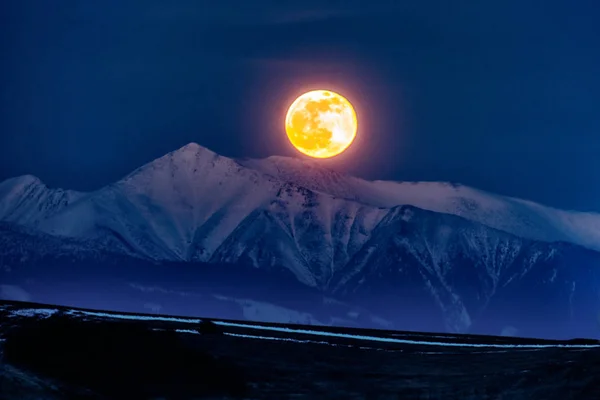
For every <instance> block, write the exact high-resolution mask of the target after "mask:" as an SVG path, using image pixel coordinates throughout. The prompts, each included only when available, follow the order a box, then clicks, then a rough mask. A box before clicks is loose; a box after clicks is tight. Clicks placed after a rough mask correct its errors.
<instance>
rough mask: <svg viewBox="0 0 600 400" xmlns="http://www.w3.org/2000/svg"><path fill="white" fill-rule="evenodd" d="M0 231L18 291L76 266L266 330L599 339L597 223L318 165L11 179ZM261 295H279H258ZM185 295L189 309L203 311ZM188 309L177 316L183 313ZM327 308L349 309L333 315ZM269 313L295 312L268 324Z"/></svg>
mask: <svg viewBox="0 0 600 400" xmlns="http://www.w3.org/2000/svg"><path fill="white" fill-rule="evenodd" d="M0 221H1V222H2V226H0V232H2V237H3V239H2V240H0V254H1V255H2V259H0V262H2V265H4V268H3V269H0V271H1V272H0V278H2V280H3V281H4V282H8V283H7V284H5V285H4V286H6V287H8V286H10V287H11V288H14V287H19V288H24V286H25V285H26V282H36V281H39V280H40V277H44V278H46V280H47V282H54V283H56V280H52V279H50V278H51V276H52V274H53V271H58V270H60V271H61V272H60V273H61V274H63V275H61V276H72V275H74V272H73V270H72V269H69V268H67V267H65V262H68V263H71V264H72V265H73V268H77V271H78V273H79V275H78V278H77V285H79V287H89V285H91V283H90V279H91V278H89V276H87V277H86V273H85V271H87V270H88V269H89V270H92V269H93V270H94V271H98V270H102V269H104V270H105V271H110V273H107V272H105V275H103V276H104V278H105V279H110V278H111V277H112V276H114V275H120V274H123V276H127V278H126V280H127V281H128V282H129V284H130V286H131V284H132V281H133V280H135V279H137V280H142V279H143V277H146V278H147V277H149V276H153V280H151V281H152V282H149V283H151V284H152V285H154V286H151V287H154V288H155V289H156V288H159V287H160V290H158V289H156V290H154V291H153V292H152V291H146V292H145V294H146V295H148V296H149V297H148V298H147V299H146V301H155V303H156V300H157V298H158V297H157V296H158V294H159V293H161V296H163V297H161V299H162V300H161V301H162V302H163V303H167V302H168V301H167V300H166V299H165V298H164V295H166V294H167V293H169V292H171V293H179V294H181V293H184V292H185V293H192V292H194V291H195V290H196V291H197V290H199V289H198V288H199V287H202V293H203V294H204V295H206V294H207V293H208V292H211V296H212V299H213V300H214V299H221V300H223V299H227V300H228V301H229V302H233V303H235V304H237V306H239V307H242V308H243V309H244V310H246V311H247V310H248V307H249V306H248V304H252V307H251V308H252V310H254V311H253V314H252V316H253V318H259V319H260V318H263V319H271V320H273V319H274V320H279V319H285V318H288V317H289V315H291V314H290V313H293V315H295V316H296V317H298V316H302V318H304V319H303V322H306V321H305V320H309V321H314V322H315V323H327V324H350V323H353V321H354V323H356V324H359V325H360V324H363V325H364V324H367V323H371V324H375V325H377V324H379V325H381V326H385V327H392V328H395V329H413V330H433V331H451V332H471V333H489V334H499V333H505V334H519V335H524V336H541V337H565V336H597V335H598V333H599V332H600V324H599V323H598V322H599V321H598V315H599V312H600V279H599V278H600V274H599V273H598V271H600V269H599V268H600V214H594V213H582V212H575V211H563V210H557V209H553V208H550V207H546V206H543V205H540V204H536V203H533V202H530V201H526V200H521V199H516V198H509V197H504V196H499V195H494V194H490V193H486V192H483V191H479V190H476V189H473V188H469V187H466V186H462V185H456V184H449V183H437V182H415V183H413V182H387V181H366V180H363V179H359V178H356V177H352V176H348V175H345V174H342V173H339V172H336V171H332V170H329V169H327V168H324V167H322V166H321V165H319V163H318V162H315V161H306V160H299V159H294V158H285V157H269V158H266V159H261V160H254V159H241V160H234V159H230V158H227V157H223V156H220V155H218V154H216V153H214V152H212V151H210V150H208V149H206V148H203V147H201V146H199V145H197V144H195V143H191V144H188V145H186V146H184V147H182V148H180V149H178V150H176V151H174V152H171V153H169V154H167V155H165V156H163V157H161V158H159V159H156V160H154V161H152V162H150V163H148V164H146V165H144V166H142V167H141V168H139V169H137V170H135V171H133V172H132V173H131V174H129V175H128V176H126V177H124V178H123V179H121V180H119V181H118V182H115V183H113V184H111V185H108V186H105V187H103V188H100V189H99V190H96V191H93V192H87V193H81V192H76V191H70V190H62V189H52V188H48V187H47V186H46V185H44V184H43V183H42V182H41V181H40V180H39V179H38V178H36V177H33V176H30V175H28V176H22V177H17V178H12V179H9V180H6V181H4V182H2V183H0ZM57 260H60V262H59V261H57ZM66 260H70V261H66ZM73 260H76V261H73ZM109 266H110V267H109ZM157 266H160V268H161V270H160V271H161V272H160V273H158V272H156V271H157V269H156V268H159V267H157ZM216 266H218V268H216V269H215V267H216ZM182 268H185V269H186V271H190V270H193V271H195V272H193V273H191V274H192V275H189V274H190V273H189V272H186V273H184V274H183V275H182V272H181V271H182ZM19 270H20V271H23V273H18V271H19ZM127 270H128V271H129V272H128V271H127ZM134 270H135V271H136V274H137V275H136V274H133V273H132V271H134ZM24 271H27V272H24ZM206 271H215V272H214V273H210V274H209V275H210V277H209V276H207V275H202V274H206V273H207V272H206ZM234 271H235V273H234ZM56 273H57V274H58V272H56ZM65 274H66V275H65ZM69 274H70V275H69ZM185 274H188V275H185ZM196 274H200V275H196ZM17 276H18V277H17ZM90 276H91V275H90ZM176 276H177V278H175V277H176ZM104 278H103V279H104ZM124 279H125V278H124ZM198 280H202V282H200V281H198ZM217 281H218V283H217ZM166 282H170V283H168V284H167V283H166ZM211 282H212V283H214V285H212V283H211ZM265 282H269V285H267V286H264V285H265ZM158 284H160V285H162V286H156V285H158ZM86 285H87V286H86ZM165 285H170V286H169V287H168V288H166V287H165ZM0 286H1V285H0ZM138 286H139V285H138ZM182 286H185V288H186V289H185V291H182V289H181V287H182ZM175 287H177V289H175ZM216 287H219V289H218V290H217V289H215V288H216ZM259 287H260V288H263V289H264V290H267V287H268V288H270V289H269V290H271V294H269V295H267V293H264V292H263V293H257V292H256V291H255V290H252V288H259ZM277 287H279V288H280V289H281V288H284V287H285V288H287V289H289V293H296V294H297V295H298V296H297V299H296V300H294V299H293V298H290V296H289V295H286V293H283V291H282V290H275V289H274V288H277ZM23 290H25V289H23ZM32 290H33V289H30V290H29V291H27V290H25V291H27V292H28V293H31V296H34V297H36V296H38V297H39V296H40V294H38V292H39V293H41V292H44V293H49V292H51V290H49V289H43V290H42V289H40V288H39V287H37V289H36V292H32ZM83 291H85V290H83ZM275 292H277V293H275ZM65 293H66V292H65V291H64V290H63V291H62V296H63V297H61V299H62V300H61V301H63V302H64V301H68V296H67V295H65ZM149 293H153V294H154V295H155V296H154V297H152V296H151V295H150V294H149ZM242 293H243V295H242ZM289 293H288V294H289ZM1 294H2V293H1V290H0V295H1ZM105 295H106V293H104V292H102V293H101V294H99V295H98V296H105ZM261 296H263V298H261V299H257V297H261ZM76 297H77V298H81V295H79V297H78V296H73V297H72V298H76ZM180 297H181V296H180ZM189 298H190V297H189V296H188V303H186V307H185V312H186V313H194V309H195V308H194V306H193V304H189ZM319 298H320V299H321V300H315V299H319ZM65 299H67V300H65ZM303 299H305V300H306V301H304V300H303ZM197 301H200V300H197ZM202 301H203V302H204V303H203V304H208V303H207V302H206V301H207V300H206V298H204V300H202ZM157 304H158V303H157ZM177 304H179V305H178V306H175V305H174V306H173V307H172V308H171V309H169V310H168V311H169V312H171V313H181V312H182V306H181V303H177ZM211 304H212V303H211ZM324 304H327V305H329V306H331V305H332V304H337V305H338V306H339V307H337V308H335V310H336V311H335V313H337V314H335V315H333V314H331V313H329V311H327V312H326V311H324V309H325V308H328V307H329V306H328V307H325V306H324ZM70 305H75V306H77V305H79V304H70ZM259 305H260V306H259ZM342 305H343V306H342ZM117 307H118V305H117ZM161 307H162V305H161ZM244 307H245V308H244ZM200 308H201V306H200V305H198V306H197V307H196V309H200ZM266 308H268V309H270V310H273V309H277V310H279V311H281V310H283V309H285V310H287V314H285V313H284V314H282V313H281V312H279V311H278V312H277V313H275V314H273V313H270V314H269V313H268V312H266V313H264V312H263V313H262V314H261V312H259V311H257V310H259V309H262V310H265V309H266ZM328 313H329V314H328ZM340 313H341V314H340ZM265 314H269V315H265ZM285 315H287V317H286V316H285ZM316 315H319V318H317V317H315V316H316ZM359 315H363V316H364V315H369V318H368V321H367V322H365V321H364V320H361V318H360V317H359ZM244 316H246V317H248V314H247V312H246V313H245V314H244ZM296 317H295V318H296ZM369 321H370V322H369ZM282 322H290V321H287V320H285V321H282ZM292 322H294V321H292Z"/></svg>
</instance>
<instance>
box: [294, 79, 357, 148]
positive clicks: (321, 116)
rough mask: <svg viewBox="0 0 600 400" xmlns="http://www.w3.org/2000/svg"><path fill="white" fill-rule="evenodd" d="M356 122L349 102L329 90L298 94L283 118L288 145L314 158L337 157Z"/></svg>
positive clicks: (352, 135) (350, 135) (352, 139)
mask: <svg viewBox="0 0 600 400" xmlns="http://www.w3.org/2000/svg"><path fill="white" fill-rule="evenodd" d="M357 129H358V122H357V119H356V112H355V111H354V107H352V104H350V102H349V101H348V100H347V99H346V98H345V97H343V96H342V95H340V94H338V93H335V92H332V91H331V90H312V91H310V92H307V93H304V94H303V95H301V96H300V97H298V98H297V99H296V100H294V102H293V103H292V105H291V106H290V108H289V109H288V112H287V115H286V117H285V131H286V133H287V136H288V139H289V140H290V142H291V143H292V145H293V146H294V147H295V148H296V149H297V150H298V151H299V152H301V153H303V154H306V155H307V156H310V157H315V158H329V157H334V156H337V155H338V154H340V153H342V152H343V151H344V150H346V149H347V148H348V147H349V146H350V145H351V144H352V141H354V138H355V137H356V131H357Z"/></svg>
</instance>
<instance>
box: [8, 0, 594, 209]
mask: <svg viewBox="0 0 600 400" xmlns="http://www.w3.org/2000/svg"><path fill="white" fill-rule="evenodd" d="M294 3H296V4H295V5H292V4H294ZM402 3H406V4H402ZM458 3H460V6H459V5H458ZM492 3H493V4H492ZM596 3H597V1H595V0H589V1H588V0H578V1H573V2H570V1H551V0H549V1H514V2H513V1H505V2H482V1H461V2H448V1H441V0H440V1H431V0H423V1H416V2H400V1H394V0H389V1H381V2H377V1H375V0H371V1H362V0H346V1H343V0H333V1H329V2H327V1H310V0H309V1H304V2H303V3H302V5H299V4H298V3H297V2H287V1H278V0H277V1H276V0H270V1H266V0H265V1H259V0H253V1H248V0H239V1H234V0H220V1H210V2H208V1H205V2H202V1H192V0H184V1H169V2H165V1H158V0H119V1H116V0H115V1H108V0H106V1H101V2H100V1H84V0H81V1H72V0H65V1H61V2H59V3H57V2H52V1H46V0H38V1H32V0H8V1H3V2H1V5H0V46H1V48H0V50H1V54H2V61H1V62H0V72H1V74H0V96H1V97H0V102H1V104H0V106H1V107H0V132H1V136H0V179H5V178H8V177H11V176H15V175H21V174H26V173H30V174H34V175H37V176H39V177H40V178H41V179H42V180H44V181H45V182H46V183H47V184H48V185H50V186H60V187H67V188H74V189H80V190H91V189H95V188H98V187H100V186H102V185H104V184H107V183H109V182H111V181H114V180H117V179H119V178H120V177H122V176H123V175H125V174H127V173H128V172H130V171H131V170H133V169H135V168H136V167H138V166H140V165H141V164H143V163H145V162H148V161H150V160H152V159H153V158H156V157H158V156H161V155H163V154H165V153H167V152H169V151H171V150H174V149H176V148H178V147H179V146H182V145H184V144H186V143H188V142H190V141H195V142H198V143H199V144H201V145H203V146H206V147H208V148H210V149H212V150H214V151H216V152H218V153H220V154H223V155H226V156H232V157H265V156H269V155H275V154H277V155H295V154H296V153H295V152H294V151H293V150H292V149H291V148H290V146H289V145H288V143H287V139H286V138H285V134H284V131H283V127H282V126H283V117H284V114H285V110H286V108H287V106H288V105H289V104H290V103H291V102H292V101H293V99H294V98H295V96H297V95H299V94H301V93H302V92H303V91H306V90H309V89H314V88H329V89H332V90H336V91H338V92H340V93H342V94H343V95H345V96H346V97H347V98H348V99H349V100H350V101H351V102H352V103H353V104H355V106H356V107H357V110H358V113H359V126H360V127H359V137H358V139H357V140H356V142H355V144H354V145H353V146H352V147H351V149H350V150H349V151H348V152H347V153H345V154H343V155H342V156H340V157H339V158H337V159H333V160H329V161H326V162H325V163H326V164H327V165H330V166H333V167H335V168H338V169H341V170H344V171H346V172H349V173H352V174H355V175H358V176H362V177H365V178H371V179H396V180H444V181H454V182H461V183H464V184H467V185H471V186H475V187H478V188H481V189H485V190H489V191H493V192H497V193H501V194H506V195H511V196H518V197H524V198H528V199H532V200H535V201H540V202H543V203H546V204H549V205H554V206H558V207H564V208H574V209H581V210H596V211H600V47H599V46H600V45H599V43H600V24H598V23H597V21H598V20H600V6H599V5H597V4H596ZM58 4H60V5H58Z"/></svg>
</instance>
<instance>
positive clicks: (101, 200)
mask: <svg viewBox="0 0 600 400" xmlns="http://www.w3.org/2000/svg"><path fill="white" fill-rule="evenodd" d="M300 188H306V189H307V190H306V191H302V190H300ZM282 190H284V191H290V193H294V195H293V196H292V197H293V198H290V199H287V200H285V204H286V205H285V212H284V213H283V214H281V213H279V214H277V213H275V214H262V215H259V214H256V213H255V212H256V211H262V210H267V211H268V210H269V207H271V208H273V207H275V206H274V204H280V203H277V202H281V193H282ZM309 197H310V198H314V199H315V200H314V201H316V202H317V203H318V204H320V205H321V206H320V207H317V208H315V209H314V210H312V211H310V210H308V209H307V207H306V204H310V203H311V201H312V200H307V199H308V198H309ZM332 197H333V198H332ZM348 200H350V202H349V201H348ZM351 202H358V203H361V204H362V206H361V207H364V210H362V211H361V213H362V214H364V215H367V214H369V217H368V218H367V217H365V218H366V219H365V220H364V225H360V224H359V225H360V226H361V229H363V230H365V231H368V230H369V229H372V228H373V227H375V226H376V223H377V222H378V220H379V218H381V217H382V215H383V214H382V213H381V212H380V211H378V210H380V209H381V208H391V207H394V206H397V205H412V206H415V207H419V208H422V209H425V210H430V211H435V212H442V213H447V214H453V215H457V216H461V217H464V218H466V219H468V220H471V221H474V222H479V223H481V224H484V225H486V226H489V227H491V228H495V229H499V230H502V231H505V232H508V233H511V234H514V235H516V236H519V237H523V238H529V239H536V240H543V241H566V242H571V243H575V244H579V245H583V246H585V247H588V248H591V249H595V250H600V214H593V213H578V212H569V211H561V210H556V209H552V208H549V207H545V206H542V205H539V204H535V203H532V202H528V201H525V200H519V199H514V198H507V197H502V196H497V195H493V194H489V193H485V192H482V191H479V190H476V189H472V188H469V187H465V186H459V185H451V184H446V183H436V182H419V183H402V182H385V181H374V182H370V181H365V180H362V179H359V178H355V177H351V176H347V175H344V174H340V173H338V172H335V171H331V170H329V169H326V168H324V167H321V166H320V165H319V164H318V162H314V161H304V160H298V159H293V158H285V157H269V158H266V159H263V160H237V161H236V160H232V159H229V158H226V157H222V156H219V155H217V154H215V153H213V152H211V151H210V150H207V149H205V148H203V147H201V146H199V145H197V144H195V143H191V144H189V145H187V146H184V147H183V148H181V149H179V150H177V151H174V152H172V153H169V154H167V155H165V156H163V157H161V158H159V159H157V160H154V161H153V162H150V163H148V164H147V165H145V166H143V167H141V168H139V169H138V170H136V171H134V172H133V173H131V174H130V175H128V176H127V177H125V178H124V179H122V180H121V181H118V182H116V183H115V184H113V185H109V186H106V187H104V188H102V189H100V190H98V191H95V192H91V193H87V194H84V193H77V192H72V191H64V190H61V189H49V188H47V187H46V186H45V185H43V184H42V183H41V182H40V181H39V180H38V179H37V178H34V177H31V176H24V177H19V178H14V179H9V180H7V181H5V182H2V183H1V184H0V220H1V221H9V222H15V223H19V224H22V225H27V226H32V227H39V229H41V230H42V231H44V232H47V233H51V234H55V235H63V236H69V237H77V238H83V239H94V240H100V241H103V242H104V243H105V244H106V245H109V246H114V247H118V248H121V249H127V251H128V252H129V253H132V254H136V253H137V254H143V255H145V256H148V257H151V258H156V259H170V260H195V261H207V260H209V259H211V258H214V257H217V258H221V259H225V258H231V257H233V256H234V254H237V256H241V255H242V253H244V254H245V256H248V257H249V259H252V258H256V257H257V256H256V254H253V253H252V252H253V251H254V252H255V251H258V250H256V249H254V250H251V249H249V248H246V249H245V250H241V249H240V248H236V247H235V246H234V245H232V244H231V240H227V239H228V238H229V237H230V236H231V235H232V234H234V232H235V235H241V234H242V233H241V230H240V229H242V227H245V228H244V229H248V230H247V231H246V232H245V233H244V235H246V236H248V235H250V232H252V230H251V229H250V228H248V226H249V225H251V222H250V220H251V219H252V218H255V217H257V218H258V220H257V221H256V222H254V223H255V224H258V223H259V222H258V221H259V220H261V219H262V220H263V222H260V223H263V224H264V219H265V218H266V219H269V218H270V219H271V221H270V222H269V224H271V223H273V224H276V225H274V226H273V227H271V228H272V229H275V230H277V229H281V230H282V231H281V232H280V233H278V235H280V234H284V235H285V237H284V236H280V238H279V239H277V240H279V241H281V240H291V241H292V242H293V246H291V247H290V246H285V247H286V248H294V247H297V248H301V249H304V248H305V247H306V246H308V247H306V249H311V247H310V246H312V244H310V243H308V241H309V238H310V237H311V235H313V233H311V232H313V231H314V230H320V233H319V234H318V235H317V236H315V237H318V238H319V239H318V244H317V247H322V246H330V248H328V250H327V251H326V253H327V254H328V255H327V257H331V259H334V258H335V259H336V262H337V260H341V259H343V258H345V257H350V256H351V254H352V250H350V249H348V252H347V253H344V254H342V253H343V252H342V253H340V252H338V250H335V249H337V248H339V246H342V247H343V245H341V244H340V243H343V242H344V240H349V239H348V236H347V233H340V234H341V235H346V236H344V238H338V237H337V236H336V235H337V233H336V234H334V233H333V232H334V230H335V229H333V230H332V226H338V225H340V224H341V225H342V226H344V224H345V223H346V222H344V221H354V218H355V216H356V215H357V214H354V212H355V211H353V210H346V211H344V210H345V209H347V208H348V207H349V208H350V209H353V208H356V207H358V206H357V205H355V204H352V205H349V204H350V203H351ZM367 209H368V210H371V211H368V212H367ZM311 212H313V213H314V215H311ZM248 218H250V219H248ZM305 218H312V219H311V221H313V222H314V225H312V226H311V227H310V228H308V227H305V228H299V226H301V225H302V224H304V222H302V221H303V219H305ZM361 218H362V217H361ZM290 221H291V222H290ZM361 221H362V220H361ZM276 226H278V227H276ZM317 226H319V228H316V227H317ZM271 228H269V229H271ZM252 229H257V228H256V227H255V228H252ZM261 229H266V228H265V227H264V226H263V228H261ZM303 229H309V230H307V231H306V232H304V231H303ZM310 229H312V230H313V231H311V230H310ZM273 232H275V231H273ZM297 233H298V234H297ZM254 234H255V235H256V232H255V233H254ZM332 234H333V236H331V235H332ZM363 234H364V232H363ZM368 234H370V233H369V232H367V233H366V235H367V236H368ZM235 235H234V236H235ZM302 236H304V237H305V238H306V239H300V237H302ZM332 237H335V239H332ZM357 238H358V236H357ZM297 240H304V241H305V242H306V243H305V244H299V243H298V242H297ZM314 240H317V239H314ZM353 240H354V239H353ZM356 240H358V239H356ZM226 241H227V243H228V244H227V245H226V246H225V247H222V246H223V245H224V243H225V242H226ZM338 242H339V243H338ZM346 243H348V244H349V245H351V246H353V245H354V244H352V243H350V242H346ZM357 243H358V242H357ZM278 246H281V243H279V244H278ZM238 247H239V246H238ZM306 251H309V252H310V253H311V254H312V253H314V249H313V250H302V251H299V252H298V253H297V254H295V255H292V254H291V253H288V254H286V259H288V260H290V259H295V260H302V259H304V261H302V262H301V263H302V264H306V263H307V262H308V261H307V259H306V257H307V255H306V254H303V252H306ZM344 251H346V250H344ZM336 252H337V253H336ZM251 253H252V254H253V255H251ZM334 254H335V256H334ZM272 256H273V257H274V255H273V254H272ZM321 257H325V256H321ZM263 261H265V260H264V259H263ZM336 262H334V263H333V264H331V260H329V263H330V264H331V265H334V264H335V263H336ZM325 263H326V260H325V258H322V259H321V260H320V262H319V268H321V271H320V273H319V274H318V275H319V276H321V278H320V279H326V276H327V274H329V273H330V271H332V270H334V269H335V268H337V267H335V266H334V267H331V268H329V272H327V271H326V269H327V268H325V267H324V265H325Z"/></svg>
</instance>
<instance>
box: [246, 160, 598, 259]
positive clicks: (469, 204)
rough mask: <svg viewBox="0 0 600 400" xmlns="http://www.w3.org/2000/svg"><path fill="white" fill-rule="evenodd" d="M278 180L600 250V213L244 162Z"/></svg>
mask: <svg viewBox="0 0 600 400" xmlns="http://www.w3.org/2000/svg"><path fill="white" fill-rule="evenodd" d="M240 163H241V164H243V165H245V166H247V167H249V168H253V169H256V170H257V171H261V172H263V173H265V174H267V175H270V176H273V177H275V178H277V179H281V180H286V181H291V182H296V183H297V184H299V185H301V186H304V187H306V188H308V189H311V190H315V191H319V192H322V193H327V194H329V195H332V196H335V197H339V198H344V199H348V200H353V201H358V202H361V203H364V204H368V205H372V206H375V207H385V208H391V207H394V206H398V205H412V206H415V207H418V208H422V209H424V210H429V211H434V212H441V213H445V214H452V215H457V216H459V217H463V218H466V219H468V220H471V221H474V222H478V223H481V224H483V225H486V226H489V227H491V228H494V229H498V230H501V231H504V232H508V233H510V234H513V235H515V236H518V237H521V238H527V239H535V240H542V241H548V242H554V241H564V242H570V243H574V244H578V245H581V246H584V247H587V248H590V249H594V250H600V213H591V212H578V211H566V210H560V209H556V208H552V207H547V206H544V205H541V204H537V203H534V202H531V201H527V200H523V199H517V198H512V197H506V196H501V195H496V194H492V193H487V192H484V191H481V190H477V189H474V188H471V187H468V186H464V185H457V184H451V183H445V182H393V181H367V180H364V179H360V178H356V177H353V176H349V175H345V174H341V173H339V172H335V171H331V170H328V169H326V168H324V167H322V166H320V165H319V163H318V161H308V160H299V159H295V158H287V157H279V156H274V157H268V158H265V159H262V160H240Z"/></svg>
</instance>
